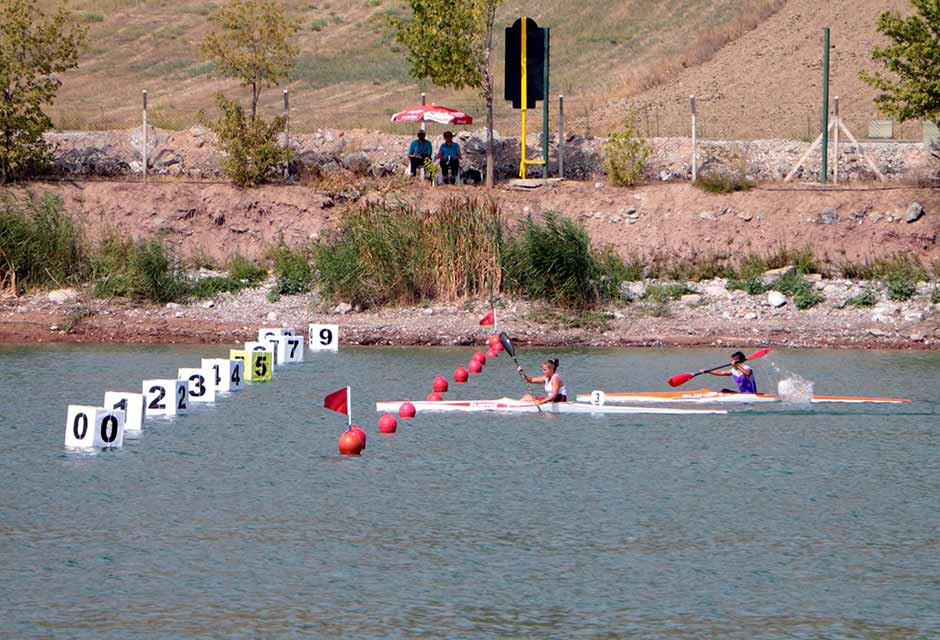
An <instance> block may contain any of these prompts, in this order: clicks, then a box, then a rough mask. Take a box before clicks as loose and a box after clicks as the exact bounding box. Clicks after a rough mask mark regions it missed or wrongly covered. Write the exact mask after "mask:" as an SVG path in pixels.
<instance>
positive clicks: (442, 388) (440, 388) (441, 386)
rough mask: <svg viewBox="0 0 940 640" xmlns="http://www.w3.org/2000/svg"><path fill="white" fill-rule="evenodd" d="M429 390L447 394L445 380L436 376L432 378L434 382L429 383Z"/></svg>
mask: <svg viewBox="0 0 940 640" xmlns="http://www.w3.org/2000/svg"><path fill="white" fill-rule="evenodd" d="M431 388H432V389H434V390H435V391H437V392H438V393H447V378H445V377H444V376H437V377H436V378H434V382H432V383H431Z"/></svg>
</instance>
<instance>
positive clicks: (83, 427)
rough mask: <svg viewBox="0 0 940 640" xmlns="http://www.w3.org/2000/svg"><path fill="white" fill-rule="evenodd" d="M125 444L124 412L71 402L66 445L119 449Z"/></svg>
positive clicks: (84, 447)
mask: <svg viewBox="0 0 940 640" xmlns="http://www.w3.org/2000/svg"><path fill="white" fill-rule="evenodd" d="M123 445H124V412H123V411H121V410H120V409H105V408H103V407H88V406H82V405H76V404H70V405H69V410H68V417H67V418H66V420H65V446H66V447H68V448H70V449H96V448H102V449H118V448H120V447H122V446H123Z"/></svg>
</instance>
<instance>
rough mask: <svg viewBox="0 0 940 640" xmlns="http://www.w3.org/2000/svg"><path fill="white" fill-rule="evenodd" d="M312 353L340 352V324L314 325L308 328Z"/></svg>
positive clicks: (308, 338) (308, 341)
mask: <svg viewBox="0 0 940 640" xmlns="http://www.w3.org/2000/svg"><path fill="white" fill-rule="evenodd" d="M307 331H308V333H307V344H308V345H310V346H309V349H310V350H311V351H339V325H338V324H312V325H310V326H309V327H308V328H307Z"/></svg>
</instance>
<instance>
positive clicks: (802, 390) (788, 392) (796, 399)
mask: <svg viewBox="0 0 940 640" xmlns="http://www.w3.org/2000/svg"><path fill="white" fill-rule="evenodd" d="M777 395H779V396H780V399H781V400H783V401H784V402H792V403H795V404H809V402H810V400H812V398H813V383H812V382H811V381H809V380H806V379H805V378H801V377H800V376H798V375H796V374H795V373H792V374H790V375H788V376H787V377H786V378H784V379H783V380H781V381H780V382H778V383H777Z"/></svg>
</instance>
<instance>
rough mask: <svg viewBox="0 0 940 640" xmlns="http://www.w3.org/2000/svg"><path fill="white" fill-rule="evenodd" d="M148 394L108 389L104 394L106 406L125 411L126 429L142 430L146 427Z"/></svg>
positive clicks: (126, 430) (127, 430)
mask: <svg viewBox="0 0 940 640" xmlns="http://www.w3.org/2000/svg"><path fill="white" fill-rule="evenodd" d="M146 405H147V396H145V395H144V394H142V393H124V392H123V391H108V392H107V393H105V394H104V406H105V408H111V409H120V410H121V411H123V412H124V431H125V432H131V431H141V430H142V429H143V428H144V416H145V415H146V414H145V411H146Z"/></svg>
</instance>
